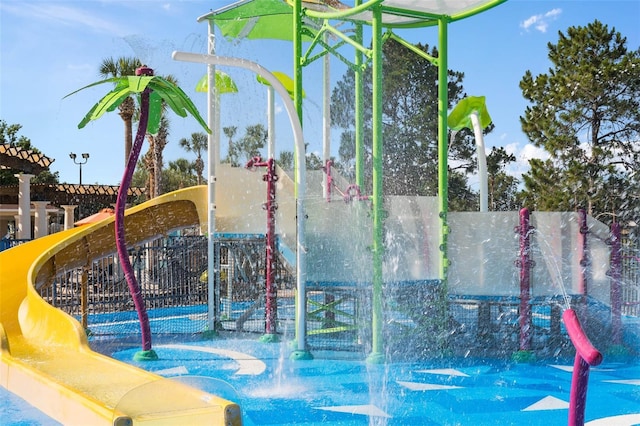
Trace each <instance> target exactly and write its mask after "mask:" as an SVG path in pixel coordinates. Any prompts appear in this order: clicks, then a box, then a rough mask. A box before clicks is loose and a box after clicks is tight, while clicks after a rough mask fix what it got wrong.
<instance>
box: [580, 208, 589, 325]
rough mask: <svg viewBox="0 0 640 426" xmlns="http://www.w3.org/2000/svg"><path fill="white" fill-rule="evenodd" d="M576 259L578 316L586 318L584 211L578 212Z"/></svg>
mask: <svg viewBox="0 0 640 426" xmlns="http://www.w3.org/2000/svg"><path fill="white" fill-rule="evenodd" d="M578 227H579V228H580V232H579V234H578V258H579V259H580V282H579V286H580V289H579V290H580V304H579V305H578V306H579V309H580V312H579V313H580V316H581V317H582V318H586V317H587V297H588V296H589V264H590V259H589V251H588V248H587V239H588V234H589V227H588V226H587V212H586V210H585V209H579V210H578Z"/></svg>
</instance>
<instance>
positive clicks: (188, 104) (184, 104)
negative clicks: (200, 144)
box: [163, 79, 211, 133]
mask: <svg viewBox="0 0 640 426" xmlns="http://www.w3.org/2000/svg"><path fill="white" fill-rule="evenodd" d="M163 81H164V83H165V84H168V85H169V87H171V91H172V93H173V94H175V95H177V96H178V98H179V99H180V106H181V109H183V110H184V109H186V110H187V111H188V112H189V113H190V114H191V115H192V116H193V118H195V119H196V121H197V122H198V123H200V125H201V126H202V128H204V129H205V130H206V131H207V133H211V129H209V126H207V123H206V122H205V121H204V119H203V118H202V117H201V116H200V113H199V112H198V108H196V106H195V104H194V103H193V101H191V99H190V98H189V96H187V94H186V93H184V91H183V90H182V89H181V88H180V87H178V86H176V85H174V84H171V83H169V82H167V81H166V80H164V79H163ZM183 117H184V116H183Z"/></svg>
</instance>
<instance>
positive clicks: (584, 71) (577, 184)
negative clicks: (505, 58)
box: [520, 20, 640, 219]
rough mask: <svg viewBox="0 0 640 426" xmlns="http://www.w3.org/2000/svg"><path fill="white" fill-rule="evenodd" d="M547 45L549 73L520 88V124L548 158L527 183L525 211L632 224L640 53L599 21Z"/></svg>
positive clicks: (527, 78) (639, 131)
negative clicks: (609, 217)
mask: <svg viewBox="0 0 640 426" xmlns="http://www.w3.org/2000/svg"><path fill="white" fill-rule="evenodd" d="M558 36H559V39H558V42H557V43H556V44H551V43H549V44H548V50H549V54H548V56H549V60H550V61H551V64H552V66H551V68H549V71H548V72H547V73H545V74H540V75H538V76H535V77H534V76H533V75H532V73H531V72H530V71H527V72H526V74H525V75H524V77H523V78H522V80H521V82H520V88H521V89H522V93H523V95H524V97H525V98H526V99H527V100H528V101H530V102H531V104H532V105H531V106H528V107H527V108H526V111H525V115H524V117H521V118H520V120H521V123H522V129H523V131H524V132H525V133H526V134H527V136H528V137H529V140H530V141H531V142H532V143H533V144H534V145H535V146H537V147H542V148H544V149H545V150H546V151H547V152H548V153H549V154H550V159H549V160H548V161H541V160H534V161H532V162H531V163H530V165H531V171H530V172H529V173H527V174H526V175H525V176H523V178H524V182H525V190H524V193H523V195H524V198H525V199H526V200H527V201H528V202H529V203H531V204H530V205H529V207H534V208H537V209H545V210H574V209H576V208H580V207H584V208H586V209H587V212H588V213H589V214H591V215H597V214H598V213H602V212H613V213H614V214H615V215H616V216H618V217H620V216H623V217H627V219H630V218H631V217H632V216H633V214H634V210H635V211H636V214H637V211H638V209H637V207H636V206H637V204H638V203H637V200H636V202H635V203H629V202H628V201H626V200H625V198H626V195H627V192H626V191H628V190H629V188H630V187H633V186H635V187H636V188H637V185H638V182H639V180H638V176H637V174H635V170H637V169H638V167H639V166H640V49H637V50H635V51H629V50H628V49H627V39H626V38H625V37H623V36H622V35H621V34H620V33H619V32H616V31H615V28H612V29H611V30H610V29H609V28H608V27H607V25H604V24H602V23H601V22H600V21H598V20H596V21H594V22H593V23H591V24H588V25H587V26H586V27H580V26H578V27H570V28H569V29H568V30H567V32H566V34H565V33H562V32H559V33H558Z"/></svg>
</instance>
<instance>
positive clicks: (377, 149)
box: [367, 4, 385, 364]
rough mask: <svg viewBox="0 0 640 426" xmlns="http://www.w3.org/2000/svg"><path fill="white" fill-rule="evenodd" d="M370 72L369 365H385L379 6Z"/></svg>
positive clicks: (375, 12)
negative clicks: (371, 220)
mask: <svg viewBox="0 0 640 426" xmlns="http://www.w3.org/2000/svg"><path fill="white" fill-rule="evenodd" d="M371 11H372V12H373V19H372V20H371V37H372V41H371V44H372V50H373V58H372V59H373V61H372V72H373V78H372V81H373V105H372V117H373V119H372V121H373V123H372V126H373V285H372V298H371V301H372V306H371V331H372V342H371V343H372V352H371V354H370V355H369V357H368V358H367V361H368V362H370V363H376V364H380V363H383V362H384V361H385V359H384V352H383V345H382V343H383V342H382V325H383V318H382V258H383V252H384V248H383V244H382V227H383V221H384V217H383V214H384V211H383V205H382V203H383V193H382V192H383V191H382V164H383V161H382V153H383V146H382V10H381V7H380V5H379V4H376V5H374V6H373V7H372V10H371Z"/></svg>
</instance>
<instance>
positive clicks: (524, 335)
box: [517, 208, 532, 351]
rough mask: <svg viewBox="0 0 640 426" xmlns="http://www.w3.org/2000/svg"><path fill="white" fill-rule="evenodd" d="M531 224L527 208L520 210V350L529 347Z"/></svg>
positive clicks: (518, 262) (518, 263) (526, 349)
mask: <svg viewBox="0 0 640 426" xmlns="http://www.w3.org/2000/svg"><path fill="white" fill-rule="evenodd" d="M531 229H532V227H531V225H530V221H529V209H527V208H523V209H522V210H520V226H519V227H518V233H519V235H520V258H519V259H518V261H517V265H518V266H519V267H520V317H519V320H520V350H521V351H528V350H530V349H531V305H530V299H531V266H532V262H531Z"/></svg>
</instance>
